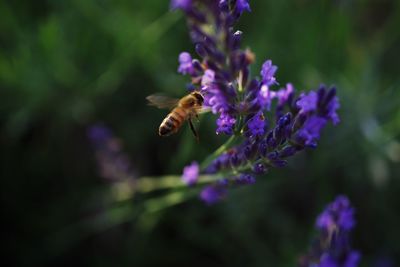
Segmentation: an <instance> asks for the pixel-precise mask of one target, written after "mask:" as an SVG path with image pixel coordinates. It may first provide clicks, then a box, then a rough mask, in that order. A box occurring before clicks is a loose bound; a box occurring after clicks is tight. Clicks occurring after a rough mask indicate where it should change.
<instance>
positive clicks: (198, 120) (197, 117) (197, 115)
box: [195, 113, 200, 122]
mask: <svg viewBox="0 0 400 267" xmlns="http://www.w3.org/2000/svg"><path fill="white" fill-rule="evenodd" d="M195 116H196V119H197V122H200V119H199V114H197V113H196V114H195Z"/></svg>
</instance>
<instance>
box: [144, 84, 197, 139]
mask: <svg viewBox="0 0 400 267" xmlns="http://www.w3.org/2000/svg"><path fill="white" fill-rule="evenodd" d="M146 99H147V100H148V101H149V105H151V106H156V107H157V108H167V109H171V112H170V113H169V114H168V115H167V116H166V117H165V119H164V120H163V121H162V122H161V124H160V127H159V128H158V134H159V135H160V136H169V135H171V134H174V133H176V132H178V130H179V129H180V128H181V126H182V125H183V123H184V122H185V121H186V120H187V121H188V122H189V125H190V129H191V130H192V132H193V135H194V136H195V137H196V139H197V140H199V135H198V133H197V131H196V129H195V128H194V126H193V122H192V119H193V118H196V119H198V118H199V117H198V115H199V113H201V112H203V111H205V109H203V102H204V97H203V95H202V94H201V93H200V92H198V91H194V92H191V93H190V94H188V95H186V96H184V97H182V98H181V99H174V98H170V97H167V96H163V95H150V96H148V97H146Z"/></svg>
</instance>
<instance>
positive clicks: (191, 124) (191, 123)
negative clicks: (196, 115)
mask: <svg viewBox="0 0 400 267" xmlns="http://www.w3.org/2000/svg"><path fill="white" fill-rule="evenodd" d="M188 121H189V125H190V129H191V130H192V133H193V135H194V137H196V140H197V142H199V134H198V133H197V131H196V129H195V128H194V126H193V122H192V118H189V119H188Z"/></svg>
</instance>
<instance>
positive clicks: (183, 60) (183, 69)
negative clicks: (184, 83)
mask: <svg viewBox="0 0 400 267" xmlns="http://www.w3.org/2000/svg"><path fill="white" fill-rule="evenodd" d="M178 72H179V73H182V74H192V73H194V68H193V64H192V57H191V56H190V54H189V53H188V52H182V53H181V54H180V55H179V67H178Z"/></svg>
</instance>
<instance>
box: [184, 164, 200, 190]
mask: <svg viewBox="0 0 400 267" xmlns="http://www.w3.org/2000/svg"><path fill="white" fill-rule="evenodd" d="M199 171H200V167H199V164H198V163H197V162H192V164H190V165H188V166H186V167H185V168H183V175H182V180H183V182H185V183H186V184H187V185H194V184H196V182H197V178H198V177H199Z"/></svg>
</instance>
